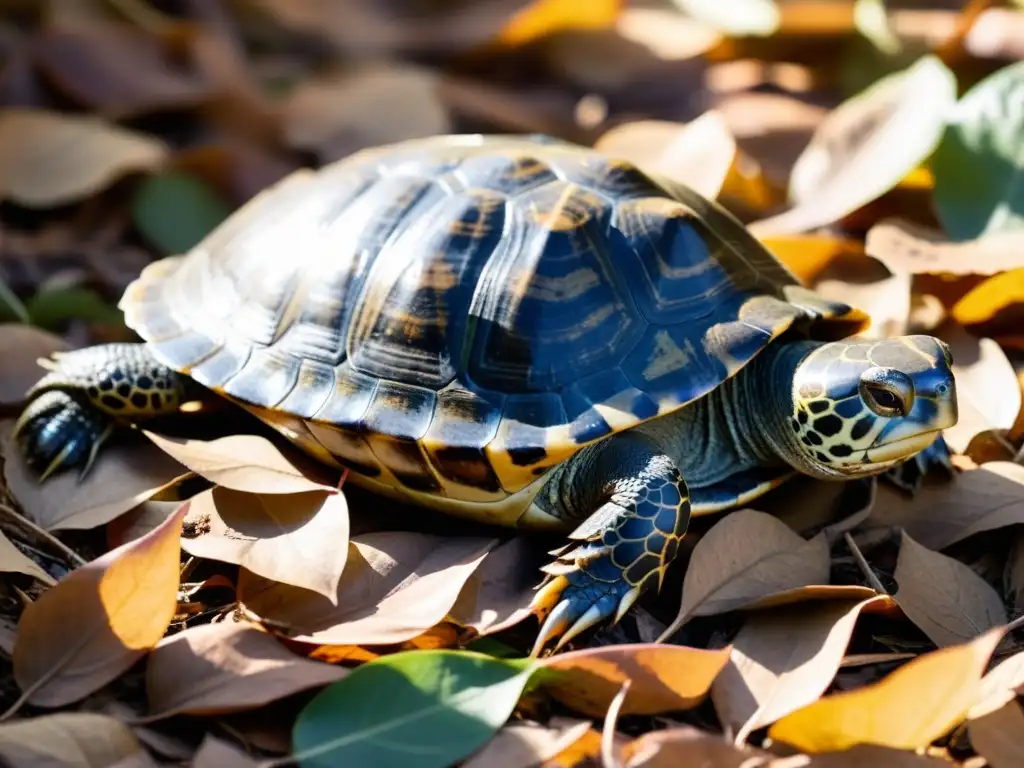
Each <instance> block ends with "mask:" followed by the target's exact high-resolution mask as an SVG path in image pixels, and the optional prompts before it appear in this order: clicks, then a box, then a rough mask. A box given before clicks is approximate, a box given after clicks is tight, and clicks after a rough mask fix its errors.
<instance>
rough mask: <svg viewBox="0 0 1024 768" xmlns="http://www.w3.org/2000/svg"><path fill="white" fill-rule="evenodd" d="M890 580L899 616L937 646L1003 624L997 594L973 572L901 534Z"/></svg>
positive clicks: (966, 637) (944, 645) (1005, 618)
mask: <svg viewBox="0 0 1024 768" xmlns="http://www.w3.org/2000/svg"><path fill="white" fill-rule="evenodd" d="M893 578H894V579H895V580H896V583H897V584H898V585H899V590H898V591H897V592H896V594H895V595H894V597H895V599H896V602H898V603H899V604H900V608H902V609H903V612H904V613H905V614H906V615H907V617H908V618H910V620H911V621H913V622H914V623H915V624H916V625H917V626H918V627H919V628H920V629H921V631H922V632H924V633H925V634H926V635H928V638H929V639H930V640H931V641H932V642H933V643H935V644H936V645H937V646H939V647H940V648H943V647H946V646H949V645H953V644H955V643H960V642H964V641H966V640H969V639H970V638H972V637H975V636H977V635H980V634H981V633H983V632H985V631H986V630H989V629H991V628H993V627H996V626H999V625H1002V624H1005V623H1006V621H1007V617H1006V609H1005V608H1004V607H1003V601H1002V599H1001V598H1000V597H999V595H998V593H997V592H996V591H995V590H994V589H993V588H992V587H991V586H989V584H988V583H987V582H985V581H984V580H983V579H982V578H981V577H980V576H978V575H977V574H976V573H974V571H972V570H971V569H970V568H968V567H967V566H966V565H964V564H963V563H961V562H960V561H959V560H954V559H953V558H951V557H948V556H946V555H944V554H942V553H941V552H933V551H932V550H930V549H927V548H926V547H923V546H921V545H920V544H918V543H917V542H916V541H914V540H913V539H912V538H911V537H910V536H909V535H908V534H907V532H906V531H903V533H902V539H901V543H900V555H899V559H898V560H897V562H896V572H895V573H894V574H893Z"/></svg>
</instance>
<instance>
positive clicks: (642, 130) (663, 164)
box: [594, 111, 736, 200]
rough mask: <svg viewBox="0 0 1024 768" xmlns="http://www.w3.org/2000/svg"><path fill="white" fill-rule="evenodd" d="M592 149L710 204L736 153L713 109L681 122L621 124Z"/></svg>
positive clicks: (602, 137) (719, 118) (731, 138)
mask: <svg viewBox="0 0 1024 768" xmlns="http://www.w3.org/2000/svg"><path fill="white" fill-rule="evenodd" d="M594 148H595V149H596V150H598V151H599V152H604V153H605V154H607V155H613V156H617V157H621V158H623V159H625V160H628V161H629V162H631V163H633V164H634V165H636V166H637V167H638V168H640V169H641V170H643V171H646V172H648V173H653V174H660V175H662V176H665V177H667V178H669V179H672V180H674V181H678V182H680V183H682V184H685V185H687V186H688V187H691V188H692V189H694V190H696V191H697V192H699V193H700V194H702V195H703V196H704V197H707V198H709V199H711V200H714V199H715V198H717V197H718V193H719V192H720V191H721V190H722V185H723V184H724V183H725V179H726V177H727V176H728V175H729V169H730V168H731V167H732V163H733V158H734V157H735V155H736V140H735V139H734V138H733V136H732V134H731V133H730V132H729V126H727V125H726V124H725V120H724V119H723V118H722V116H721V115H720V114H718V113H717V112H715V111H710V112H705V113H704V114H703V115H701V116H700V117H698V118H697V119H696V120H694V121H692V122H690V123H686V124H685V125H684V124H680V123H671V122H667V121H661V120H643V121H640V122H636V123H626V124H625V125H620V126H618V127H616V128H613V129H612V130H610V131H608V132H607V133H605V134H604V135H603V136H601V138H599V139H598V140H597V142H596V143H595V144H594Z"/></svg>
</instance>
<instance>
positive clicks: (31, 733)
mask: <svg viewBox="0 0 1024 768" xmlns="http://www.w3.org/2000/svg"><path fill="white" fill-rule="evenodd" d="M142 752H143V750H142V745H141V744H139V741H138V739H137V738H135V734H133V733H132V729H131V728H129V727H128V726H127V725H125V724H124V723H121V722H119V721H117V720H115V719H114V718H112V717H108V716H106V715H99V714H94V713H91V712H57V713H55V714H52V715H42V716H38V717H32V718H27V719H25V720H20V721H15V722H9V723H3V724H0V758H2V759H3V762H4V765H6V766H9V768H68V766H74V767H75V768H108V766H111V765H114V764H118V763H119V762H120V761H122V760H128V759H130V758H133V757H135V756H136V755H138V754H140V753H142Z"/></svg>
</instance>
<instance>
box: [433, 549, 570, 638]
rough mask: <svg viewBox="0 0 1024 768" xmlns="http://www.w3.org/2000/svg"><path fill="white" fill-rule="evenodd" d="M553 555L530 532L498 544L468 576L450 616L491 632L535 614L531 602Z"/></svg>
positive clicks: (457, 620) (485, 631) (480, 632)
mask: <svg viewBox="0 0 1024 768" xmlns="http://www.w3.org/2000/svg"><path fill="white" fill-rule="evenodd" d="M550 559H551V558H550V556H547V557H545V556H544V555H543V554H542V553H540V551H539V550H538V547H537V543H536V541H534V540H533V539H532V538H531V537H530V536H516V537H514V538H512V539H509V540H508V541H506V542H504V543H503V544H501V545H500V546H498V547H495V548H494V549H492V550H491V551H490V552H488V553H487V556H486V557H485V558H484V561H483V562H482V563H480V566H479V567H478V568H477V569H476V570H475V571H473V575H472V576H470V577H469V580H468V581H467V582H466V586H465V587H463V589H462V592H460V593H459V599H458V600H457V601H456V602H455V605H453V606H452V608H451V610H450V611H449V612H448V618H449V619H450V620H451V621H454V622H456V623H457V624H460V625H461V626H463V627H472V628H473V629H475V630H476V631H477V632H478V633H479V634H480V635H489V634H493V633H494V632H500V631H502V630H503V629H507V628H508V627H511V626H513V625H514V624H518V623H519V622H520V621H522V620H523V619H525V618H527V617H528V616H532V615H533V614H532V613H531V611H530V603H531V601H532V600H533V598H534V596H535V595H536V594H537V584H538V583H540V581H541V579H542V574H541V572H540V566H541V565H543V564H544V563H545V561H550Z"/></svg>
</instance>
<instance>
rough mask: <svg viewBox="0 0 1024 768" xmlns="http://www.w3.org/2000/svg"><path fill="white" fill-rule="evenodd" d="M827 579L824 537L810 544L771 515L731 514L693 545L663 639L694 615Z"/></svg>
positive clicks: (724, 609)
mask: <svg viewBox="0 0 1024 768" xmlns="http://www.w3.org/2000/svg"><path fill="white" fill-rule="evenodd" d="M828 576H829V547H828V542H827V541H826V539H825V537H824V536H815V537H814V538H813V539H811V540H809V541H807V540H805V539H803V538H802V537H801V536H800V535H799V534H797V533H795V532H794V531H793V530H792V529H790V528H789V527H788V526H787V525H786V524H785V523H782V522H780V521H779V520H777V519H776V518H774V517H772V516H771V515H766V514H765V513H763V512H757V511H755V510H752V509H743V510H738V511H736V512H732V513H731V514H728V515H726V516H725V517H723V518H722V519H721V520H720V521H719V522H717V523H715V525H714V526H712V527H711V529H710V530H709V531H708V532H707V534H705V536H704V537H703V538H702V539H701V540H700V541H699V542H698V543H697V545H696V546H695V547H694V550H693V554H692V556H691V558H690V566H689V568H688V569H687V571H686V576H685V577H684V580H683V602H682V605H681V606H680V608H679V614H678V616H676V619H675V621H673V622H672V624H671V626H669V627H668V629H666V630H665V631H664V632H663V633H662V634H661V637H659V638H658V641H659V642H661V641H663V640H665V639H666V638H668V637H671V636H672V635H673V634H674V633H675V632H676V630H678V629H679V627H681V626H682V625H683V624H685V623H686V622H687V621H689V620H690V619H691V618H693V617H695V616H710V615H713V614H716V613H726V612H727V611H732V610H735V609H737V608H741V607H743V606H744V605H746V604H748V603H752V602H754V601H756V600H759V599H761V598H763V597H766V596H768V595H771V594H774V593H776V592H783V591H785V590H787V589H793V588H795V587H802V586H806V585H808V584H823V583H826V582H827V581H828Z"/></svg>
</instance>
